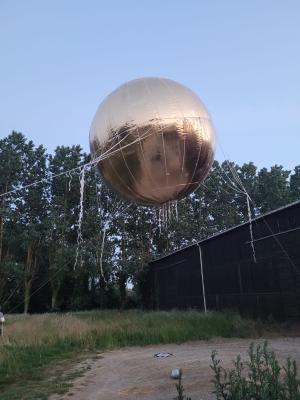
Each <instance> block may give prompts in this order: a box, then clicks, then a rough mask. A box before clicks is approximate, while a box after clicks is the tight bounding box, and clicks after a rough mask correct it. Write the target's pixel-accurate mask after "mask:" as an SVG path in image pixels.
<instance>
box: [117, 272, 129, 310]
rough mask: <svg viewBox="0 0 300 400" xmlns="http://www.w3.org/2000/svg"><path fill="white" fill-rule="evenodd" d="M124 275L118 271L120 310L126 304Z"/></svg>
mask: <svg viewBox="0 0 300 400" xmlns="http://www.w3.org/2000/svg"><path fill="white" fill-rule="evenodd" d="M126 281H127V279H126V275H125V274H124V273H122V272H121V273H120V275H119V282H118V283H119V290H120V310H121V311H122V310H124V308H125V304H126Z"/></svg>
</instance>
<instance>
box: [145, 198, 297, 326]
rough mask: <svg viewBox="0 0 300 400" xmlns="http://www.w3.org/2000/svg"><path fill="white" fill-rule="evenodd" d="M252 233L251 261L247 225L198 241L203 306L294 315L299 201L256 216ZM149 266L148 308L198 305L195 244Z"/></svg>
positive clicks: (263, 314) (255, 313)
mask: <svg viewBox="0 0 300 400" xmlns="http://www.w3.org/2000/svg"><path fill="white" fill-rule="evenodd" d="M252 231H253V238H254V241H253V244H254V249H255V258H256V262H255V260H254V256H253V250H252V246H251V236H250V227H249V224H243V225H240V226H238V227H236V228H233V229H230V230H228V231H226V232H223V233H221V234H218V235H216V236H214V237H211V238H208V239H206V240H204V241H202V242H200V243H199V245H200V246H201V251H202V260H203V273H204V287H205V295H206V302H207V307H208V309H225V308H236V309H239V311H240V312H241V314H244V315H251V316H254V317H266V316H268V315H273V317H275V318H279V319H285V318H296V317H298V316H300V202H298V203H294V204H292V205H289V206H287V207H285V208H282V209H279V210H276V211H274V212H272V213H269V214H267V215H265V216H264V217H260V218H257V219H256V220H254V221H253V223H252ZM271 231H272V232H271ZM272 233H274V234H275V236H273V234H272ZM149 268H150V270H149V272H150V273H149V280H148V283H149V286H150V287H151V288H152V291H151V292H152V306H153V307H155V308H159V309H172V308H199V309H203V294H202V280H201V268H200V257H199V248H198V245H196V244H195V245H193V246H190V247H187V248H185V249H182V250H180V251H177V252H175V253H173V254H170V255H168V256H166V257H163V258H161V259H158V260H156V261H153V262H151V263H150V265H149Z"/></svg>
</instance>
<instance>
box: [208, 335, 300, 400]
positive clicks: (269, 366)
mask: <svg viewBox="0 0 300 400" xmlns="http://www.w3.org/2000/svg"><path fill="white" fill-rule="evenodd" d="M248 355H249V361H247V362H246V363H243V361H242V359H241V357H240V356H239V355H238V356H237V358H236V360H235V361H234V368H233V369H232V370H226V369H224V368H223V367H222V366H221V360H220V359H218V358H217V353H216V352H213V353H212V357H211V358H212V365H211V368H212V370H213V372H214V379H213V384H214V388H215V390H214V393H215V394H216V396H217V400H275V399H276V400H300V380H299V379H298V378H297V365H296V362H295V361H291V360H290V359H287V362H286V365H285V366H283V367H281V366H280V365H279V362H278V360H277V358H276V356H275V353H274V352H273V351H271V350H269V349H268V346H267V342H265V343H264V344H263V345H260V344H259V345H257V346H256V347H255V346H254V344H253V343H252V344H251V345H250V348H249V351H248Z"/></svg>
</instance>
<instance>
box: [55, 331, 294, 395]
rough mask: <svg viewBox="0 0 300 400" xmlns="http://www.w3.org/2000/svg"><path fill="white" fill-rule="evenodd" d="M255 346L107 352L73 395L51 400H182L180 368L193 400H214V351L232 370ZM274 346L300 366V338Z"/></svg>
mask: <svg viewBox="0 0 300 400" xmlns="http://www.w3.org/2000/svg"><path fill="white" fill-rule="evenodd" d="M251 341H252V340H249V339H247V340H246V339H228V340H226V339H219V340H217V339H216V340H213V341H208V342H206V341H199V342H193V343H186V344H181V345H175V344H170V345H157V346H147V347H142V348H141V347H133V348H126V349H121V350H115V351H110V352H105V353H103V354H99V355H97V357H96V358H95V359H94V360H89V361H85V365H87V363H88V368H89V369H88V371H87V372H86V373H85V374H84V375H83V376H82V377H80V378H77V379H76V380H75V381H74V385H73V387H72V389H71V390H70V391H69V392H68V393H67V394H65V395H64V396H57V395H56V396H52V397H51V400H58V399H63V400H66V399H69V400H70V399H72V400H134V399H137V400H168V399H170V400H172V399H174V398H175V397H176V390H175V382H176V381H174V380H173V379H171V378H170V371H171V369H172V368H175V367H180V368H182V370H183V385H184V388H185V390H186V394H187V395H189V396H191V397H192V399H193V400H200V399H202V400H212V399H214V396H213V395H212V394H211V389H212V386H211V383H210V380H211V378H212V374H211V370H210V368H209V365H210V355H211V352H212V351H213V350H217V351H218V354H219V356H220V358H221V359H222V360H223V365H225V366H231V362H232V360H233V359H234V358H235V356H236V355H237V354H241V355H242V356H245V355H246V352H247V349H248V347H249V344H250V342H251ZM256 342H258V341H256ZM268 343H269V346H270V348H272V349H273V350H275V352H276V353H277V355H278V356H279V359H280V360H285V359H286V358H287V357H292V358H293V359H296V361H297V363H298V365H299V364H300V337H297V338H276V339H269V340H268ZM158 352H170V353H172V354H173V356H171V357H168V358H155V357H154V354H155V353H158ZM76 368H80V365H79V366H77V367H76Z"/></svg>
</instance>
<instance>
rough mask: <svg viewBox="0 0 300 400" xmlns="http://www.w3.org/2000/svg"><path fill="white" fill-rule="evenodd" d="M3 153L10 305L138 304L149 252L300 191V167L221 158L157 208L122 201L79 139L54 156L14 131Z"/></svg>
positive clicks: (0, 247) (1, 299) (0, 203)
mask: <svg viewBox="0 0 300 400" xmlns="http://www.w3.org/2000/svg"><path fill="white" fill-rule="evenodd" d="M0 161H1V162H0V194H3V193H6V195H3V196H1V197H0V305H1V306H2V308H3V310H4V311H5V312H25V313H27V312H43V311H57V310H80V309H89V308H109V307H120V308H123V307H129V306H139V305H140V304H141V301H140V299H141V295H142V290H143V284H144V281H145V276H146V273H147V263H148V261H149V260H150V259H153V258H155V257H157V256H159V255H160V254H165V253H168V252H171V251H174V250H176V249H178V248H181V247H182V246H185V245H188V244H190V243H192V242H193V241H194V240H199V239H203V238H205V237H208V236H210V235H212V234H214V233H216V232H219V231H221V230H224V229H227V228H229V227H232V226H234V225H237V224H240V223H242V222H245V221H247V220H248V219H249V212H250V213H251V217H255V216H257V215H259V214H261V213H264V212H267V211H270V210H272V209H276V208H278V207H280V206H283V205H286V204H288V203H290V202H292V201H295V200H298V199H299V198H300V165H299V166H296V167H295V168H294V170H293V171H288V170H285V169H284V168H283V167H282V166H280V165H274V166H272V167H271V168H270V169H267V168H262V169H258V168H257V167H256V166H255V165H254V164H253V163H252V162H250V163H245V164H243V165H242V166H239V165H237V164H235V163H233V162H231V161H228V160H227V161H224V162H222V163H219V162H217V161H215V163H214V165H213V168H212V171H211V173H210V174H209V176H208V178H207V179H206V181H205V183H204V184H203V185H201V186H200V187H199V189H198V190H196V192H194V193H193V194H191V195H190V196H188V197H187V198H186V199H184V200H182V201H180V202H178V204H177V205H169V206H165V207H163V208H160V209H158V208H153V207H139V206H137V205H135V204H129V203H126V202H123V201H122V200H120V199H119V198H118V197H117V196H116V195H115V194H114V193H113V192H111V190H110V189H109V188H108V187H107V186H106V185H105V184H104V183H103V182H102V181H101V178H100V177H99V176H98V175H97V173H96V171H95V168H94V167H92V166H88V167H85V169H84V171H83V169H82V167H83V166H84V165H86V164H87V163H88V162H89V161H90V156H89V155H88V154H86V153H84V152H83V150H82V149H81V147H80V146H78V145H77V146H75V145H74V146H58V147H57V148H56V149H55V151H54V153H53V154H47V152H46V149H45V148H44V147H43V146H42V145H40V146H36V145H35V144H34V143H33V141H31V140H28V139H27V138H26V137H25V136H24V135H23V134H22V133H18V132H12V133H11V134H10V135H8V136H7V137H5V138H4V139H2V140H0ZM70 170H71V171H72V172H68V171H70ZM83 172H84V173H83ZM23 187H25V188H23ZM246 192H247V193H248V194H249V197H250V198H251V202H248V203H247V195H246ZM248 199H249V198H248ZM131 287H133V290H131V289H129V288H131Z"/></svg>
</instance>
